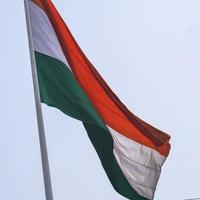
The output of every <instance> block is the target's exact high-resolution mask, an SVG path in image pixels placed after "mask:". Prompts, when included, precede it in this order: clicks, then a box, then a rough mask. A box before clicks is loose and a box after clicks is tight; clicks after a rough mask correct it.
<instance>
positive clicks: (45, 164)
mask: <svg viewBox="0 0 200 200" xmlns="http://www.w3.org/2000/svg"><path fill="white" fill-rule="evenodd" d="M24 7H25V14H26V24H27V33H28V42H29V49H30V58H31V69H32V78H33V87H34V96H35V106H36V113H37V123H38V132H39V142H40V151H41V160H42V169H43V178H44V187H45V194H46V200H53V193H52V185H51V176H50V169H49V160H48V153H47V144H46V138H45V132H44V123H43V116H42V108H41V102H40V93H39V85H38V76H37V69H36V61H35V54H34V48H33V37H32V30H31V29H32V28H31V20H30V11H29V0H24Z"/></svg>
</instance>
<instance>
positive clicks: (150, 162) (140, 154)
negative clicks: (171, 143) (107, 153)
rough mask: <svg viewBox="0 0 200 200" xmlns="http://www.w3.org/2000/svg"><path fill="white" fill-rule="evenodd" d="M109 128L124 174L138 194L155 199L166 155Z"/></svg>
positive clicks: (114, 150) (117, 158)
mask: <svg viewBox="0 0 200 200" xmlns="http://www.w3.org/2000/svg"><path fill="white" fill-rule="evenodd" d="M108 129H109V131H110V133H111V135H112V137H113V141H114V149H113V153H114V155H115V158H116V160H117V163H118V164H119V166H120V168H121V170H122V172H123V174H124V176H125V177H126V179H127V180H128V182H129V183H130V185H131V186H132V187H133V189H134V190H135V191H136V192H137V193H138V194H140V195H141V196H143V197H145V198H148V199H153V197H154V193H155V188H156V185H157V183H158V179H159V177H160V172H161V167H162V165H163V163H164V161H165V159H166V157H165V156H163V155H161V154H160V153H158V152H157V151H155V150H153V149H151V148H149V147H146V146H144V145H141V144H139V143H137V142H134V141H133V140H131V139H129V138H127V137H125V136H123V135H121V134H119V133H118V132H116V131H115V130H113V129H112V128H110V127H108Z"/></svg>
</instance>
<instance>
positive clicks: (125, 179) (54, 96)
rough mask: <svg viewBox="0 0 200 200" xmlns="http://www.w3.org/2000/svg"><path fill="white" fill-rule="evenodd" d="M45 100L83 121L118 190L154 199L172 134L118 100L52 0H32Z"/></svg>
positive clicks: (140, 199)
mask: <svg viewBox="0 0 200 200" xmlns="http://www.w3.org/2000/svg"><path fill="white" fill-rule="evenodd" d="M29 13H30V19H31V27H32V30H31V31H32V32H31V34H32V38H33V44H34V52H35V58H36V65H37V73H38V82H39V88H40V96H41V102H43V103H45V104H47V105H49V106H52V107H55V108H57V109H59V110H60V111H62V112H63V113H65V114H66V115H69V116H71V117H73V118H75V119H78V120H80V121H82V123H83V125H84V127H85V129H86V131H87V134H88V137H89V139H90V140H91V142H92V144H93V146H94V148H95V150H96V152H97V154H98V156H99V158H100V160H101V163H102V166H103V168H104V170H105V172H106V174H107V176H108V178H109V180H110V182H111V184H112V186H113V187H114V188H115V190H116V191H117V192H118V193H120V194H121V195H123V196H124V197H126V198H128V199H132V200H147V199H153V198H154V194H155V190H156V186H157V183H158V179H159V177H160V173H161V167H162V165H163V163H164V162H165V160H166V157H167V155H168V153H169V150H170V144H169V139H170V136H169V135H167V134H166V133H163V132H162V131H160V130H158V129H156V128H154V127H152V126H151V125H149V124H147V123H146V122H144V121H143V120H141V119H139V118H138V117H137V116H136V115H134V114H133V113H131V111H129V110H128V108H127V107H126V106H125V105H124V104H123V103H122V102H121V101H120V99H119V98H118V97H117V96H116V95H115V93H114V92H113V91H112V90H111V88H110V87H109V86H108V85H107V83H106V82H105V81H104V79H103V78H102V77H101V75H100V74H99V73H98V72H97V70H96V69H95V68H94V66H93V65H92V64H91V63H90V61H89V60H88V59H87V57H86V56H85V55H84V53H83V52H82V50H81V49H80V47H79V45H78V44H77V43H76V41H75V39H74V38H73V36H72V34H71V33H70V31H69V29H68V27H67V26H66V24H65V23H64V21H63V20H62V18H61V17H60V15H59V13H58V12H57V10H56V8H55V7H54V5H53V4H52V2H51V1H50V0H32V1H31V0H29Z"/></svg>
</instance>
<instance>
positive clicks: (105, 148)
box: [35, 52, 147, 200]
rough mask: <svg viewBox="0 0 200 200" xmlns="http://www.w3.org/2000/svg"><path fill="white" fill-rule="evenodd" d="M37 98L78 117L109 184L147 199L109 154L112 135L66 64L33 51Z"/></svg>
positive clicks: (125, 193) (134, 199) (133, 196)
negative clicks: (137, 190)
mask: <svg viewBox="0 0 200 200" xmlns="http://www.w3.org/2000/svg"><path fill="white" fill-rule="evenodd" d="M35 56H36V63H37V71H38V79H39V87H40V95H41V101H42V102H43V103H45V104H47V105H49V106H52V107H55V108H58V109H59V110H61V111H62V112H63V113H65V114H67V115H69V116H71V117H73V118H75V119H78V120H81V121H82V122H83V124H84V126H85V129H86V131H87V133H88V136H89V138H90V140H91V142H92V144H93V146H94V148H95V150H96V152H97V154H98V156H99V158H100V160H101V163H102V165H103V167H104V169H105V171H106V174H107V176H108V178H109V180H110V182H111V183H112V185H113V187H114V188H115V190H116V191H117V192H119V193H120V194H121V195H123V196H125V197H127V198H128V199H131V200H147V199H146V198H144V197H142V196H140V195H139V194H137V192H135V191H134V190H133V188H132V187H131V186H130V184H129V183H128V181H127V179H126V178H125V176H124V175H123V173H122V171H121V169H120V168H119V166H118V164H117V161H116V159H115V157H114V154H113V139H112V136H111V135H110V133H109V131H108V129H107V127H106V126H105V124H104V122H103V121H102V119H101V118H100V117H99V115H98V113H97V112H96V110H95V109H94V107H93V105H92V104H91V102H90V101H89V99H88V97H87V96H86V94H85V93H84V91H83V90H82V88H81V87H80V86H79V84H78V83H77V81H76V80H75V78H74V76H73V75H72V73H71V71H70V70H69V68H68V67H67V66H66V65H65V64H63V63H62V62H61V61H59V60H57V59H55V58H52V57H49V56H46V55H44V54H41V53H38V52H35Z"/></svg>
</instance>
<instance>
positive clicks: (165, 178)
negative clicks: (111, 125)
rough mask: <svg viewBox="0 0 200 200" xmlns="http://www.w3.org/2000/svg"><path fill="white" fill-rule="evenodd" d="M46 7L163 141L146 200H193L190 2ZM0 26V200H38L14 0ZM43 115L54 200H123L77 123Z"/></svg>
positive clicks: (194, 69) (195, 68) (49, 112)
mask: <svg viewBox="0 0 200 200" xmlns="http://www.w3.org/2000/svg"><path fill="white" fill-rule="evenodd" d="M53 2H54V3H55V5H56V6H57V8H58V10H59V12H60V13H61V15H62V16H63V18H64V20H65V21H66V23H67V24H68V26H69V27H70V29H71V31H72V33H73V34H74V36H75V38H76V39H77V41H78V43H79V44H80V46H81V48H82V49H83V50H84V52H85V53H86V55H87V56H88V57H89V58H90V60H91V61H92V62H93V64H94V65H95V66H96V68H97V69H98V71H99V72H100V73H101V74H102V75H103V76H104V78H105V79H106V81H107V82H108V83H109V84H110V86H111V87H112V88H113V90H114V91H115V92H116V93H117V95H118V96H119V97H120V98H121V100H123V102H124V103H125V104H126V105H127V106H128V107H129V108H130V109H131V110H132V111H133V112H135V113H136V114H137V115H138V116H140V117H141V118H142V119H144V120H146V121H147V122H150V123H151V124H152V125H155V126H156V127H158V128H160V129H162V130H164V131H166V132H168V133H170V134H171V136H172V139H171V144H172V150H171V153H170V156H169V158H168V160H167V162H166V163H165V165H164V167H163V171H162V175H161V178H160V181H159V184H158V187H157V192H156V196H155V200H183V199H185V198H190V197H198V196H200V189H199V180H200V172H199V171H200V170H199V169H200V156H199V155H200V145H199V141H200V130H199V122H200V117H199V113H200V105H199V103H200V92H199V85H200V56H199V52H200V11H199V8H200V1H199V0H168V1H166V0H165V1H160V0H140V1H138V0H109V1H108V0H101V1H99V0H84V1H80V0H65V1H63V0H54V1H53ZM0 18H1V28H0V36H1V37H0V42H1V48H0V59H1V67H0V83H1V84H0V91H1V99H0V112H1V115H0V121H1V123H0V138H1V139H0V199H1V200H45V197H44V189H43V182H42V171H41V162H40V151H39V145H38V135H37V125H36V116H35V107H34V97H33V87H32V78H31V68H30V60H29V52H28V43H27V34H26V26H25V16H24V7H23V1H22V0H20V1H19V0H15V1H2V2H1V6H0ZM43 111H44V118H45V128H46V135H47V142H48V149H49V156H50V165H51V172H52V179H53V180H52V181H53V189H54V191H53V192H54V200H79V199H83V200H86V199H87V200H125V198H123V197H121V196H120V195H118V194H117V193H116V192H115V191H114V190H113V188H112V186H111V184H110V183H109V182H108V179H107V177H106V175H105V173H104V171H103V169H102V167H101V165H100V162H99V160H98V158H97V155H96V153H95V151H94V149H93V147H92V145H91V144H90V142H89V139H88V137H87V135H86V132H85V130H84V128H83V127H82V124H81V123H80V122H78V121H76V120H73V119H72V118H69V117H67V116H65V115H64V114H62V113H61V112H59V111H57V110H55V109H52V108H49V107H47V106H43Z"/></svg>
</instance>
